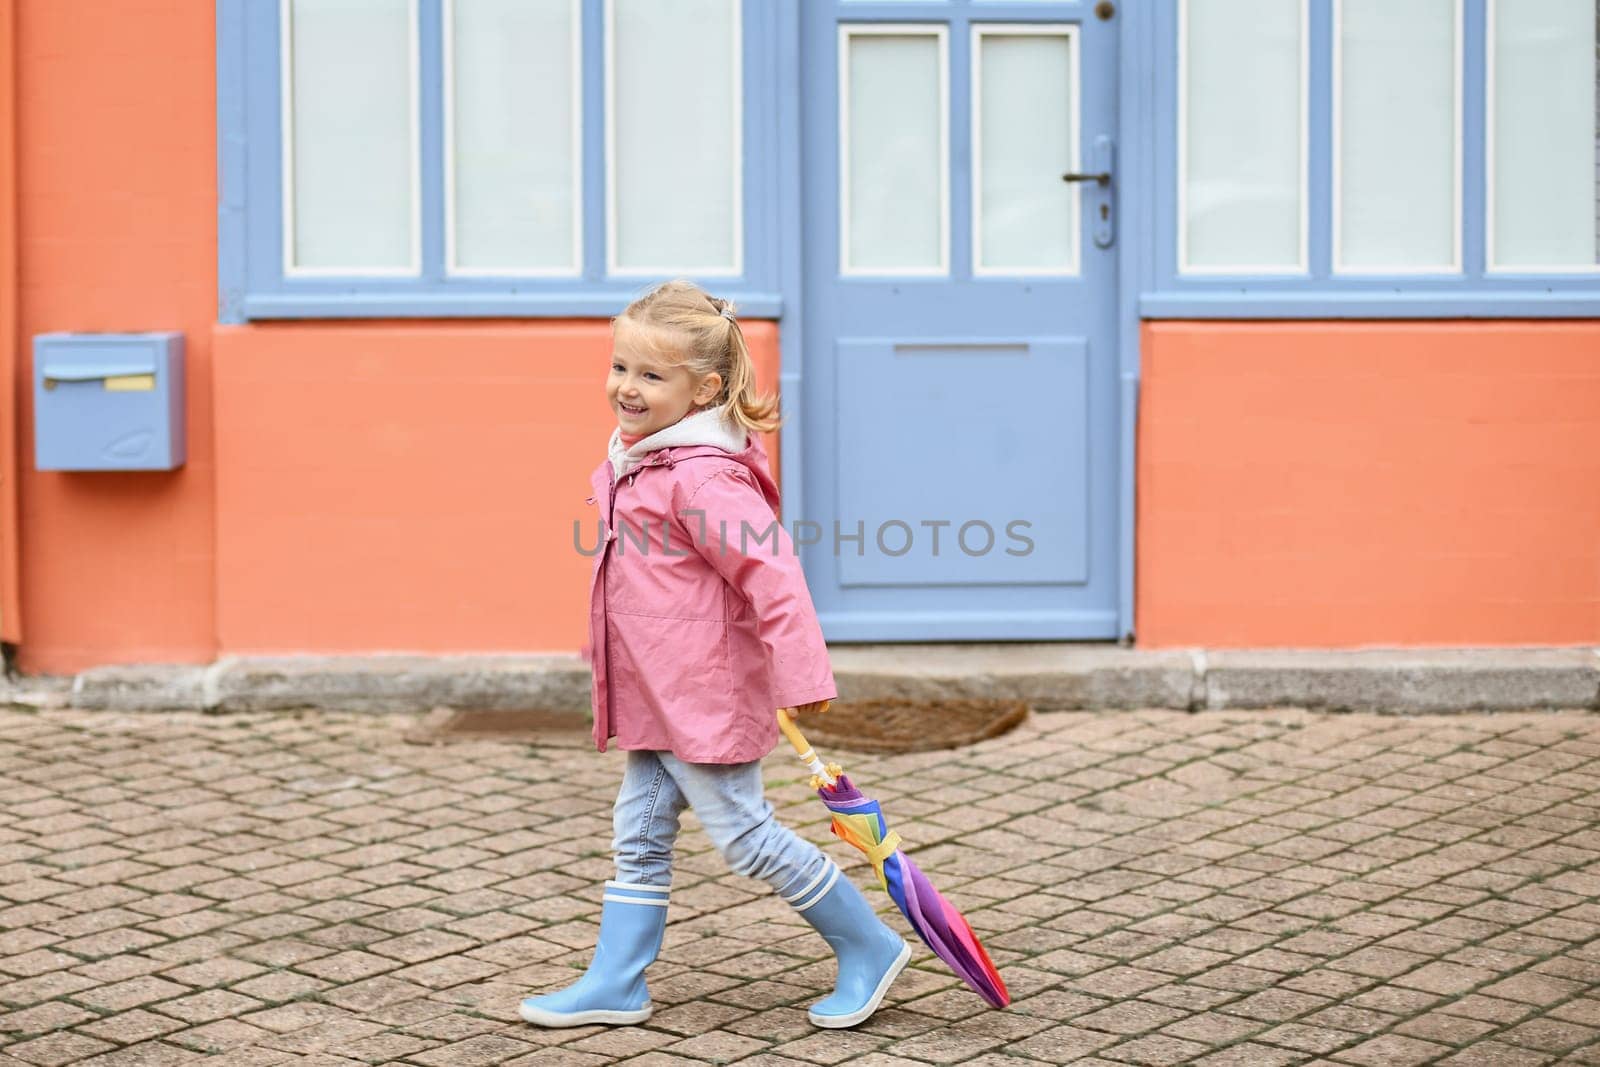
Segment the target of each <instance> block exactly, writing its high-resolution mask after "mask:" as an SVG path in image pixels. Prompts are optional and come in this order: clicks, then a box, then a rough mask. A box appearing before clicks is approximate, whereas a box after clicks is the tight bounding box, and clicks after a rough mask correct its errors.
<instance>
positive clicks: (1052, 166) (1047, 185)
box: [976, 33, 1082, 271]
mask: <svg viewBox="0 0 1600 1067" xmlns="http://www.w3.org/2000/svg"><path fill="white" fill-rule="evenodd" d="M979 40H980V45H979V51H978V60H979V70H978V86H979V88H978V92H979V108H978V111H979V125H978V131H977V133H978V139H979V142H980V143H979V145H978V151H977V157H978V184H979V187H980V190H981V192H980V194H979V202H978V209H977V213H976V214H977V217H978V233H979V248H978V266H979V267H980V268H985V269H994V268H1006V269H1011V270H1053V271H1060V270H1070V269H1072V268H1073V267H1075V266H1076V259H1075V257H1074V255H1073V250H1074V249H1075V248H1076V247H1077V243H1078V238H1077V226H1076V221H1075V219H1074V212H1073V205H1074V203H1075V202H1076V199H1077V197H1078V196H1079V195H1080V194H1079V190H1080V189H1081V188H1082V186H1076V185H1074V186H1069V185H1066V184H1064V183H1063V182H1062V181H1061V175H1062V174H1063V173H1064V172H1065V171H1067V170H1068V169H1070V168H1071V167H1072V166H1074V152H1073V146H1074V144H1075V142H1076V140H1077V110H1078V106H1077V100H1076V99H1075V94H1074V93H1073V71H1072V40H1071V38H1070V37H1068V36H1067V35H1066V34H1065V33H1051V34H1037V33H1029V34H1011V33H986V34H983V35H982V36H981V37H980V39H979Z"/></svg>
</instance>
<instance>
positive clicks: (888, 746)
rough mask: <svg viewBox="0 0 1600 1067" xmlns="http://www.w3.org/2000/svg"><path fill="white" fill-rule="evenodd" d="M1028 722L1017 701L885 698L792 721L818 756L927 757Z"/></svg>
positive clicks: (839, 706)
mask: <svg viewBox="0 0 1600 1067" xmlns="http://www.w3.org/2000/svg"><path fill="white" fill-rule="evenodd" d="M1027 717H1028V705H1027V704H1026V703H1024V702H1023V701H1021V700H992V699H987V698H965V699H959V700H910V699H907V698H904V697H884V698H880V699H876V700H849V701H842V702H840V703H836V704H834V705H833V706H831V707H830V708H828V710H827V711H825V712H823V713H822V714H820V715H817V714H811V715H802V716H801V717H800V718H799V719H798V720H796V721H797V722H798V723H799V725H800V729H801V731H803V732H804V733H805V735H806V740H807V741H810V742H811V743H812V744H814V745H816V746H817V747H818V749H819V750H822V751H826V750H827V749H829V748H841V749H845V750H848V751H851V752H927V751H930V750H932V749H940V748H959V747H960V746H962V745H971V744H976V743H977V742H979V741H983V740H985V739H987V738H990V737H998V736H1000V735H1001V734H1003V733H1005V732H1006V731H1008V730H1012V729H1015V728H1016V727H1017V725H1018V724H1020V723H1021V722H1022V720H1023V719H1025V718H1027Z"/></svg>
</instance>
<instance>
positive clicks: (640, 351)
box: [606, 323, 722, 436]
mask: <svg viewBox="0 0 1600 1067" xmlns="http://www.w3.org/2000/svg"><path fill="white" fill-rule="evenodd" d="M639 340H640V338H638V336H637V335H636V333H635V331H634V330H633V329H631V328H623V327H622V325H621V324H620V323H619V325H618V329H617V331H616V336H615V338H614V342H613V344H612V349H611V373H610V374H609V375H608V376H607V377H606V400H607V401H608V402H609V403H610V404H611V410H612V411H614V412H616V415H617V425H618V426H620V427H622V432H623V433H629V434H643V435H646V436H648V435H649V434H653V433H655V432H656V431H657V430H661V429H665V428H666V427H668V426H671V425H672V424H673V423H675V422H677V421H678V420H679V419H681V418H683V417H684V416H685V415H687V414H688V413H689V409H690V408H693V407H696V406H699V405H702V404H708V403H710V402H711V401H712V399H714V398H715V397H716V395H717V392H718V390H719V389H721V388H722V376H721V375H719V374H717V373H716V372H714V371H713V372H712V373H711V374H708V375H706V376H705V377H704V378H697V377H696V376H695V375H694V374H693V373H692V372H691V371H690V370H689V368H688V367H686V366H684V365H683V364H681V363H669V362H667V361H666V360H665V359H663V358H662V356H661V355H659V354H658V353H657V352H655V351H654V350H653V349H652V348H651V347H649V346H646V345H644V344H640V343H638V342H639Z"/></svg>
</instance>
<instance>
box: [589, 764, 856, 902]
mask: <svg viewBox="0 0 1600 1067" xmlns="http://www.w3.org/2000/svg"><path fill="white" fill-rule="evenodd" d="M626 755H627V758H628V763H627V769H626V770H624V771H623V774H622V786H621V788H619V789H618V790H617V803H616V806H615V808H614V809H613V820H612V821H613V826H614V829H615V830H616V837H615V838H614V839H613V841H612V848H613V849H614V850H615V852H616V858H617V881H619V882H637V883H642V884H644V885H668V884H670V882H671V881H672V846H673V843H674V841H676V839H677V836H678V815H679V813H681V812H682V811H683V809H684V808H685V807H693V808H694V813H695V815H697V816H698V817H699V819H700V825H701V826H703V827H704V828H705V831H706V836H707V837H709V838H710V839H711V843H712V844H713V845H715V846H716V847H717V851H718V852H720V853H722V858H723V859H725V860H726V861H727V863H728V866H729V867H730V868H732V869H733V871H734V873H735V874H741V875H744V876H745V877H747V878H759V879H760V880H761V881H763V882H766V883H767V884H768V885H770V886H771V887H772V888H773V889H774V890H776V891H777V892H778V893H779V894H780V895H781V896H783V897H784V898H785V899H789V898H798V897H799V896H800V895H801V894H802V893H804V892H805V891H807V890H809V889H810V888H811V887H813V886H814V885H818V884H820V883H821V881H822V878H823V876H824V875H826V874H828V873H829V870H830V868H831V867H832V866H833V861H832V860H831V859H829V858H828V855H827V854H826V853H824V852H823V851H822V850H821V849H820V848H818V847H817V846H816V845H813V844H812V843H811V842H809V841H807V840H805V839H804V838H803V837H800V836H799V835H798V834H796V833H795V832H794V831H793V830H790V829H789V828H788V827H786V826H784V825H783V824H782V823H780V822H779V821H778V817H777V813H776V812H774V811H773V810H772V805H771V804H770V803H768V802H767V797H766V793H765V791H764V790H763V788H762V783H761V761H760V760H751V761H750V762H748V763H728V764H723V763H685V762H684V761H683V760H680V759H678V757H676V756H674V755H673V754H672V753H671V752H652V751H648V750H644V749H629V750H627V751H626ZM818 810H819V811H820V810H821V809H820V808H819V809H818Z"/></svg>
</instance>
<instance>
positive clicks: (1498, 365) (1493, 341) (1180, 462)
mask: <svg viewBox="0 0 1600 1067" xmlns="http://www.w3.org/2000/svg"><path fill="white" fill-rule="evenodd" d="M1597 355H1600V322H1594V321H1589V322H1487V323H1467V322H1447V323H1427V322H1414V323H1398V322H1397V323H1368V322H1362V323H1335V322H1304V323H1243V322H1212V323H1190V322H1162V323H1148V324H1146V326H1145V327H1144V348H1143V360H1144V363H1143V385H1142V387H1141V400H1140V402H1141V412H1140V427H1139V458H1138V532H1137V536H1138V542H1137V568H1138V569H1137V576H1136V581H1137V594H1136V600H1137V617H1136V621H1137V635H1136V637H1137V640H1138V642H1139V643H1140V644H1141V645H1145V646H1156V647H1159V646H1174V645H1209V646H1235V647H1238V646H1278V647H1287V646H1347V647H1348V646H1362V645H1368V646H1381V645H1440V646H1442V645H1545V644H1552V645H1566V644H1595V643H1600V358H1597Z"/></svg>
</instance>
